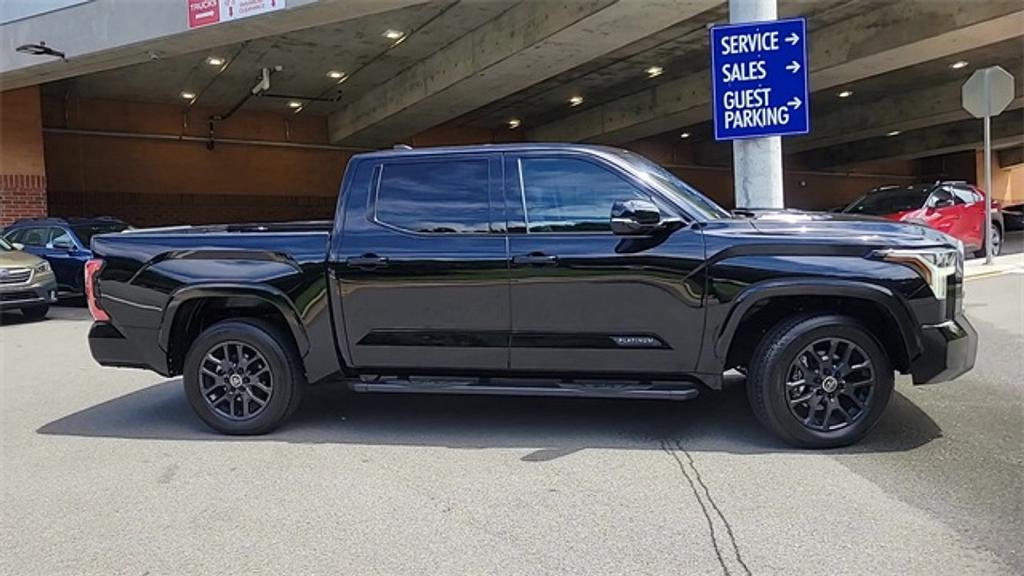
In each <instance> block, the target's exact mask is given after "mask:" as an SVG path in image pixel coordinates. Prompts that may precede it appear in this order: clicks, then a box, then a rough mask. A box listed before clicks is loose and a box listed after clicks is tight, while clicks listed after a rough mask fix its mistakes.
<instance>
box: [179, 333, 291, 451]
mask: <svg viewBox="0 0 1024 576" xmlns="http://www.w3.org/2000/svg"><path fill="white" fill-rule="evenodd" d="M183 376H184V378H183V379H184V382H185V394H186V395H187V396H188V401H189V403H190V404H191V405H192V409H193V410H195V412H196V414H197V415H198V416H199V418H201V419H202V420H203V422H205V423H206V424H207V425H209V426H210V427H211V428H213V429H214V430H216V431H218V432H221V433H222V434H265V433H267V432H270V431H271V430H274V429H275V428H277V427H278V426H280V425H281V424H282V423H283V422H284V421H285V420H286V419H287V418H288V417H289V416H291V414H292V412H294V411H295V409H296V408H297V407H298V405H299V400H300V398H301V395H302V388H303V386H304V385H305V376H304V375H303V372H302V367H301V363H300V360H299V355H298V352H297V351H296V350H295V347H294V345H293V344H292V342H291V340H290V339H288V338H286V337H285V336H284V335H283V334H282V333H281V332H280V331H279V330H278V329H277V328H276V327H275V326H274V325H273V324H270V323H268V322H263V321H260V320H228V321H224V322H219V323H217V324H214V325H213V326H210V327H209V328H207V329H206V330H205V331H203V333H202V334H200V335H199V337H198V338H196V340H195V342H194V343H193V344H192V347H191V348H190V349H189V351H188V354H187V355H186V357H185V365H184V373H183Z"/></svg>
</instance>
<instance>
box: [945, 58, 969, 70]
mask: <svg viewBox="0 0 1024 576" xmlns="http://www.w3.org/2000/svg"><path fill="white" fill-rule="evenodd" d="M967 64H968V62H967V60H957V61H956V62H953V63H952V64H950V65H949V67H950V68H952V69H953V70H959V69H961V68H966V67H967Z"/></svg>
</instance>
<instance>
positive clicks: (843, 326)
mask: <svg viewBox="0 0 1024 576" xmlns="http://www.w3.org/2000/svg"><path fill="white" fill-rule="evenodd" d="M893 384H894V373H893V368H892V364H891V363H890V361H889V357H888V356H887V355H886V353H885V351H884V350H883V349H882V347H881V345H880V344H879V343H878V341H877V340H876V339H875V337H874V336H872V334H871V332H869V331H868V330H867V329H866V328H865V327H864V326H863V325H862V324H860V323H859V322H858V321H857V320H855V319H853V318H850V317H847V316H840V315H832V314H819V315H802V316H799V317H795V318H792V319H788V320H784V321H782V322H780V323H779V324H778V325H776V326H775V327H774V328H772V329H771V330H769V331H768V333H767V334H766V335H765V337H764V339H763V340H762V341H761V343H760V344H759V345H758V347H757V349H756V350H755V352H754V355H753V360H752V361H751V363H750V370H749V374H748V378H747V396H748V398H749V400H750V405H751V407H752V408H753V411H754V414H755V415H756V416H757V419H758V420H760V421H761V423H762V424H763V425H764V426H765V427H767V428H768V429H769V430H771V431H772V432H774V433H775V434H777V435H778V436H779V437H780V438H782V439H783V440H784V441H786V442H787V443H789V444H793V445H795V446H800V447H806V448H831V447H837V446H847V445H849V444H853V443H854V442H857V441H858V440H860V439H861V438H863V437H864V435H865V434H867V433H868V431H869V430H871V428H872V427H873V426H874V425H875V424H876V423H877V422H878V419H879V418H880V417H881V416H882V413H883V412H884V411H885V408H886V406H887V405H888V404H889V399H890V398H891V397H892V390H893Z"/></svg>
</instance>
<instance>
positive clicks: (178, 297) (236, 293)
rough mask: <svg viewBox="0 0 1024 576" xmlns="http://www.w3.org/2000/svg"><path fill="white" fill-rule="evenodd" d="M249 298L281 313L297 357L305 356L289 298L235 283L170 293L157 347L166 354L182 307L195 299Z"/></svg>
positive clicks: (306, 344)
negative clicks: (270, 306) (292, 339)
mask: <svg viewBox="0 0 1024 576" xmlns="http://www.w3.org/2000/svg"><path fill="white" fill-rule="evenodd" d="M234 297H249V298H255V299H257V300H260V301H263V302H266V303H268V304H270V305H272V306H274V308H276V309H277V310H278V312H280V313H281V316H282V317H283V318H284V319H285V322H287V323H288V328H289V330H290V331H291V333H292V336H293V337H294V338H295V345H296V346H297V347H298V350H299V354H300V355H301V356H305V355H306V353H307V352H308V351H309V336H308V335H307V334H306V329H305V327H304V326H303V324H302V321H301V320H300V316H299V312H298V310H296V309H295V305H294V304H293V303H292V301H291V300H290V299H289V298H288V296H287V295H286V294H285V293H284V292H282V291H281V290H278V289H277V288H274V287H273V286H268V285H266V284H235V283H223V282H218V283H208V284H193V285H190V286H188V287H186V288H182V289H181V290H178V291H176V292H174V293H173V294H171V298H170V301H169V303H168V304H167V307H166V308H165V309H164V315H163V321H162V322H161V323H160V334H159V341H160V348H162V349H163V350H164V351H165V352H166V351H168V350H170V339H171V331H172V330H173V327H174V322H175V320H176V319H177V315H178V311H179V309H180V308H181V305H182V304H184V303H186V302H188V301H190V300H195V299H197V298H234Z"/></svg>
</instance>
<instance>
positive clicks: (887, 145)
mask: <svg viewBox="0 0 1024 576" xmlns="http://www.w3.org/2000/svg"><path fill="white" fill-rule="evenodd" d="M1022 126H1024V110H1022V109H1020V108H1017V109H1016V110H1012V111H1008V112H1003V113H1002V114H1000V115H999V116H996V117H995V118H993V119H992V143H993V147H1002V146H1006V145H1021V144H1024V128H1022ZM982 141H983V134H982V122H981V120H978V119H974V118H972V119H970V120H962V121H960V122H954V123H952V124H944V125H941V126H932V127H929V128H924V129H922V130H915V131H913V132H905V133H902V134H900V135H899V136H893V137H886V136H881V137H878V138H872V139H870V140H862V141H859V142H855V143H851V144H842V145H839V146H832V147H829V148H819V149H817V150H812V151H809V152H804V153H803V154H800V155H798V156H797V159H798V163H799V164H800V165H801V166H804V167H806V168H807V169H809V170H818V169H822V168H830V167H835V166H844V165H847V164H857V163H860V162H868V161H871V160H880V159H897V160H898V159H909V158H922V157H925V156H937V155H940V154H948V153H951V152H960V151H963V150H977V149H979V148H981V146H982Z"/></svg>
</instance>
